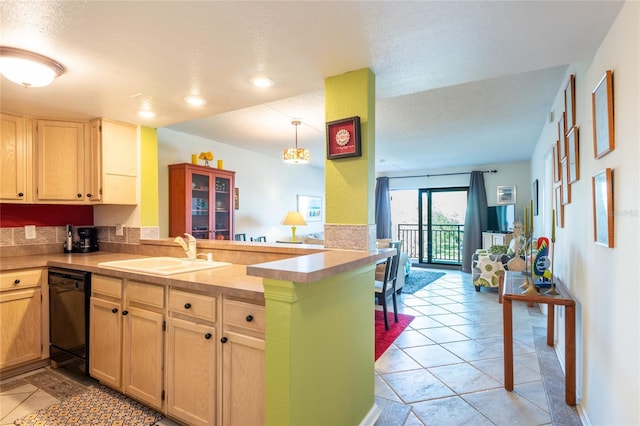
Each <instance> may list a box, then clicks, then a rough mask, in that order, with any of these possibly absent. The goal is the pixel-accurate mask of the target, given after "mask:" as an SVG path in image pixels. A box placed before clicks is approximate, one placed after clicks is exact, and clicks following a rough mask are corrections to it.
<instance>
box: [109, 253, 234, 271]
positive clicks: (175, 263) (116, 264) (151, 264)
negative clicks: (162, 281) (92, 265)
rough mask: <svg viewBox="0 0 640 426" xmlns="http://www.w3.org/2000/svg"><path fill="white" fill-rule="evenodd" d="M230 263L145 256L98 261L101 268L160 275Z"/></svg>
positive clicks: (218, 266) (200, 269)
mask: <svg viewBox="0 0 640 426" xmlns="http://www.w3.org/2000/svg"><path fill="white" fill-rule="evenodd" d="M229 265H231V263H229V262H209V261H206V260H189V259H179V258H176V257H145V258H141V259H129V260H113V261H111V262H100V263H98V266H100V267H101V268H111V269H119V270H125V271H134V272H142V273H145V274H158V275H174V274H182V273H185V272H194V271H202V270H205V269H212V268H220V267H223V266H229Z"/></svg>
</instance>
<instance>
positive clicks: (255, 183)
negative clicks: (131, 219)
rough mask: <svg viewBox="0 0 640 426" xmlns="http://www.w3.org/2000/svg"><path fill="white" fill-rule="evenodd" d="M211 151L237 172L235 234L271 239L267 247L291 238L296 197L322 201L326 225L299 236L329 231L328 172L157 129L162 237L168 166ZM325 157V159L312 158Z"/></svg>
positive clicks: (305, 228) (311, 227)
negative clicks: (289, 219)
mask: <svg viewBox="0 0 640 426" xmlns="http://www.w3.org/2000/svg"><path fill="white" fill-rule="evenodd" d="M202 151H211V152H212V153H213V155H214V156H215V158H214V160H213V165H214V166H215V164H216V161H217V160H218V159H222V160H223V161H224V168H225V169H227V170H233V171H235V172H236V175H235V176H236V188H239V199H240V203H239V207H240V208H239V209H238V210H236V211H235V221H236V222H235V232H236V233H245V234H247V240H249V238H250V237H257V236H259V235H266V237H267V241H268V242H275V241H277V240H278V239H282V238H287V237H288V238H291V228H290V227H287V226H284V225H281V224H280V222H281V221H282V218H283V217H284V215H285V214H286V212H287V211H289V210H293V211H294V210H297V201H296V199H297V198H296V195H297V194H302V195H316V196H320V197H322V202H323V205H322V208H323V212H322V217H323V220H322V221H321V222H310V223H309V224H308V226H300V227H298V229H297V231H296V235H297V236H302V235H306V234H310V233H316V232H323V231H324V218H325V217H326V216H325V213H324V201H325V194H324V170H321V169H318V168H314V167H311V166H308V165H293V164H284V163H283V162H282V161H281V160H279V159H278V158H276V157H270V156H266V155H263V154H258V153H255V152H252V151H247V150H244V149H240V148H236V147H233V146H231V145H226V144H223V143H220V142H216V141H212V140H209V139H204V138H201V137H198V136H193V135H189V134H186V133H181V132H176V131H174V130H170V129H165V128H161V129H158V180H159V182H158V191H159V195H158V199H159V206H160V237H167V236H168V232H169V222H168V221H169V217H168V205H169V204H168V203H169V191H168V185H169V179H168V174H169V173H168V167H167V166H168V165H169V164H175V163H188V162H191V154H192V153H194V154H197V153H200V152H202ZM311 155H324V153H313V152H312V153H311Z"/></svg>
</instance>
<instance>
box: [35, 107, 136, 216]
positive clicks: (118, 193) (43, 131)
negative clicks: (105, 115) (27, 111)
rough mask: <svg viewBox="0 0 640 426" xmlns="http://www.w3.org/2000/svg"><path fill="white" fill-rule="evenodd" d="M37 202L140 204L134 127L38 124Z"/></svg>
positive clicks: (109, 123)
mask: <svg viewBox="0 0 640 426" xmlns="http://www.w3.org/2000/svg"><path fill="white" fill-rule="evenodd" d="M35 159H36V161H35V176H36V178H35V195H34V201H35V202H42V203H57V204H60V203H73V204H76V203H90V204H132V205H135V204H137V198H138V197H137V195H138V191H137V187H138V172H137V168H138V146H137V129H136V127H135V126H133V125H130V124H126V123H119V122H115V121H110V120H105V119H96V120H93V121H91V122H89V123H85V122H81V121H78V122H76V121H53V120H36V123H35Z"/></svg>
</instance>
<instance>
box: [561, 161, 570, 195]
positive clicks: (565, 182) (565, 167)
mask: <svg viewBox="0 0 640 426" xmlns="http://www.w3.org/2000/svg"><path fill="white" fill-rule="evenodd" d="M560 181H561V182H562V185H561V186H562V204H563V205H564V204H569V203H570V202H571V185H570V184H569V159H568V158H566V157H565V158H564V159H563V160H562V179H561V180H560Z"/></svg>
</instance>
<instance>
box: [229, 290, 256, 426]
mask: <svg viewBox="0 0 640 426" xmlns="http://www.w3.org/2000/svg"><path fill="white" fill-rule="evenodd" d="M222 317H223V332H222V338H221V342H222V424H223V425H225V426H229V425H259V424H264V348H265V342H264V330H265V320H266V318H265V312H264V306H260V305H256V304H253V303H247V302H243V301H238V300H232V299H226V298H225V299H224V301H223V307H222Z"/></svg>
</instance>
